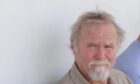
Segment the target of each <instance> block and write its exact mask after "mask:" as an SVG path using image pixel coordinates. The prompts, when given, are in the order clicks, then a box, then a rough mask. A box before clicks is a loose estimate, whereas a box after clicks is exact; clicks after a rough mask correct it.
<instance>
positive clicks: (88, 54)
mask: <svg viewBox="0 0 140 84" xmlns="http://www.w3.org/2000/svg"><path fill="white" fill-rule="evenodd" d="M81 56H82V57H83V60H86V61H87V62H89V61H90V60H91V59H92V56H93V52H91V51H90V50H87V49H85V50H82V52H81Z"/></svg>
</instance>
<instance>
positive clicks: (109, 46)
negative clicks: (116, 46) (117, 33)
mask: <svg viewBox="0 0 140 84" xmlns="http://www.w3.org/2000/svg"><path fill="white" fill-rule="evenodd" d="M105 48H113V46H112V45H106V46H105Z"/></svg>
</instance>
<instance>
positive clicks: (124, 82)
mask: <svg viewBox="0 0 140 84" xmlns="http://www.w3.org/2000/svg"><path fill="white" fill-rule="evenodd" d="M111 79H112V80H114V81H115V82H116V83H118V84H133V83H132V81H131V80H130V79H129V77H128V76H127V75H126V74H125V73H123V72H122V71H120V70H118V69H113V70H112V72H111Z"/></svg>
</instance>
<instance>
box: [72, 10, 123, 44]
mask: <svg viewBox="0 0 140 84" xmlns="http://www.w3.org/2000/svg"><path fill="white" fill-rule="evenodd" d="M103 23H111V24H113V25H114V26H115V28H116V31H117V35H118V46H120V44H121V43H122V41H123V39H124V31H123V30H122V29H121V28H120V27H119V25H118V24H117V23H116V22H115V20H114V17H113V16H112V15H110V14H108V13H106V12H104V11H90V12H87V13H85V14H83V15H81V16H80V17H79V18H78V20H77V21H76V22H75V23H74V25H72V30H71V37H70V40H71V44H73V43H74V45H76V46H77V45H78V41H79V36H80V30H81V27H82V26H85V25H89V24H90V25H97V24H103ZM84 28H87V27H84Z"/></svg>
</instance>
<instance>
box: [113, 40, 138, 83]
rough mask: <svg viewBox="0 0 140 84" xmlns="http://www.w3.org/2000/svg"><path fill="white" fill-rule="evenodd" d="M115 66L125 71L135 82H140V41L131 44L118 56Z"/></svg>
mask: <svg viewBox="0 0 140 84" xmlns="http://www.w3.org/2000/svg"><path fill="white" fill-rule="evenodd" d="M115 67H116V68H118V69H120V70H122V71H123V72H125V73H126V74H127V75H128V76H129V77H130V78H131V79H132V81H133V82H134V84H140V41H138V40H136V41H134V42H133V43H132V44H130V46H129V47H128V48H127V49H126V50H125V51H124V52H123V53H122V54H121V55H120V56H119V57H118V58H117V61H116V65H115Z"/></svg>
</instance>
